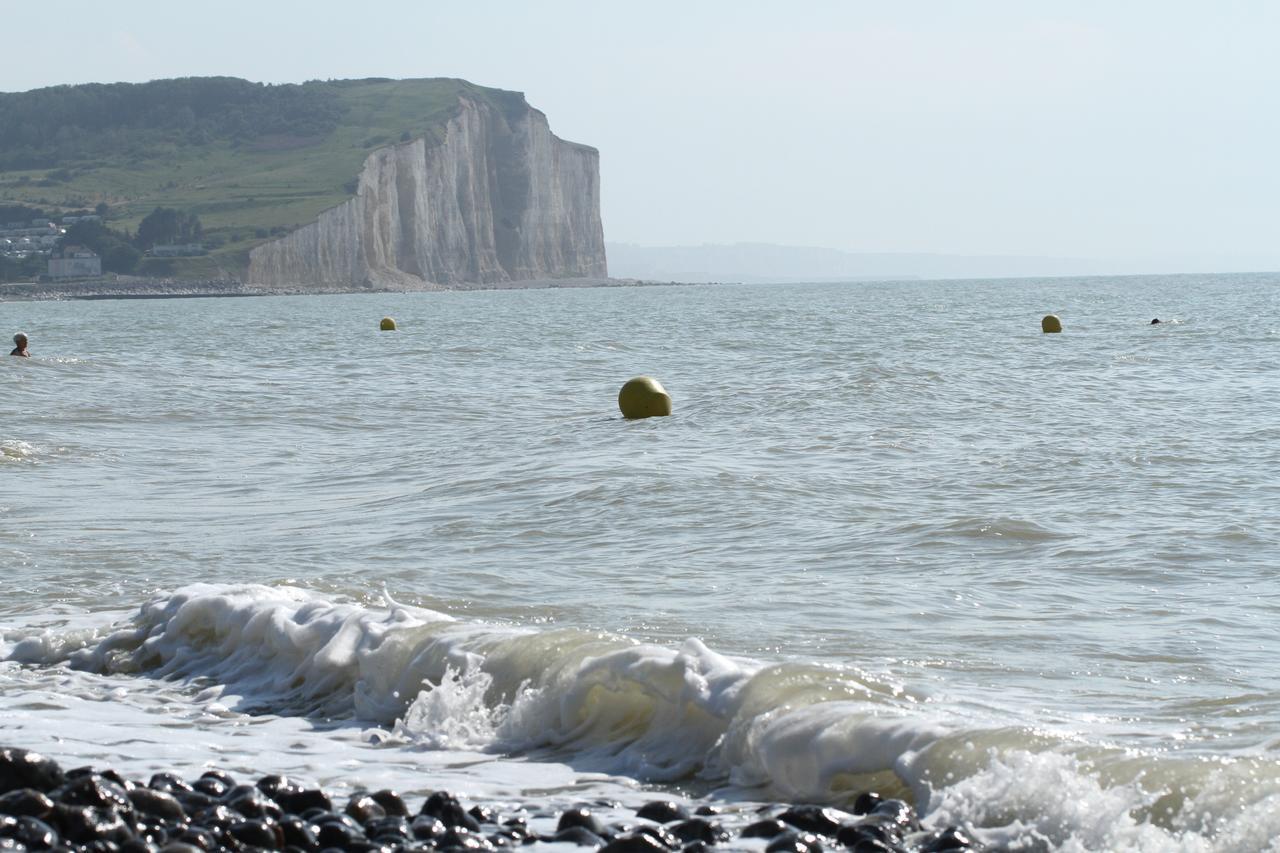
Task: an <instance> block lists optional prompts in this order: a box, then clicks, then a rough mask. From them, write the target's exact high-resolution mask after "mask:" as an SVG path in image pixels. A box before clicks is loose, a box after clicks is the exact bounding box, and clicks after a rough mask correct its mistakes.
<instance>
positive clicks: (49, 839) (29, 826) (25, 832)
mask: <svg viewBox="0 0 1280 853" xmlns="http://www.w3.org/2000/svg"><path fill="white" fill-rule="evenodd" d="M4 834H5V835H6V836H8V837H9V838H12V839H13V840H15V841H17V842H18V843H19V844H21V845H22V846H24V847H26V848H27V849H28V850H52V849H53V848H55V847H57V846H58V841H59V839H58V833H57V831H56V830H55V829H54V828H53V827H52V826H50V825H49V824H47V823H45V822H44V821H42V820H40V819H38V818H34V817H20V818H18V819H17V820H16V821H15V823H14V825H13V829H12V830H11V831H7V832H5V833H4Z"/></svg>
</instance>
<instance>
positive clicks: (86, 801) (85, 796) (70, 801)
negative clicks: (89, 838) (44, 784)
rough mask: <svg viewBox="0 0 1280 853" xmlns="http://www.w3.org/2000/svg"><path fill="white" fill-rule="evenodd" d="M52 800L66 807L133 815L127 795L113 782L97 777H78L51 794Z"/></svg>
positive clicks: (131, 805) (131, 804) (103, 777)
mask: <svg viewBox="0 0 1280 853" xmlns="http://www.w3.org/2000/svg"><path fill="white" fill-rule="evenodd" d="M52 796H53V799H55V800H57V801H58V802H60V803H63V804H65V805H68V806H95V807H97V808H111V809H115V810H116V811H118V812H120V813H121V814H124V815H129V814H132V813H133V803H132V802H130V801H129V794H128V793H127V792H126V791H125V789H124V788H123V787H122V786H121V785H119V784H117V783H116V782H115V781H113V780H111V779H108V778H106V777H105V776H99V775H96V774H94V775H88V776H80V777H77V778H75V779H72V780H71V781H69V782H67V783H66V784H65V785H63V786H62V787H61V788H58V789H57V790H56V791H54V792H53V795H52Z"/></svg>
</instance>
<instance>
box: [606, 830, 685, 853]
mask: <svg viewBox="0 0 1280 853" xmlns="http://www.w3.org/2000/svg"><path fill="white" fill-rule="evenodd" d="M670 849H671V848H669V847H667V846H666V845H665V844H663V843H662V842H661V841H659V840H658V839H657V838H655V837H654V836H652V835H649V834H647V833H644V832H639V831H636V832H634V833H631V834H629V835H620V836H618V837H617V838H615V839H613V840H612V841H610V842H609V843H608V844H606V845H605V846H604V847H601V848H600V853H667V851H668V850H670Z"/></svg>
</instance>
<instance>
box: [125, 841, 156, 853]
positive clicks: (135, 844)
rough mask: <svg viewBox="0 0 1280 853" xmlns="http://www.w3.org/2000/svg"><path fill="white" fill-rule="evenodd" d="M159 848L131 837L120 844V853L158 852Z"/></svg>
mask: <svg viewBox="0 0 1280 853" xmlns="http://www.w3.org/2000/svg"><path fill="white" fill-rule="evenodd" d="M159 850H160V848H159V847H157V846H156V845H154V844H148V843H147V842H145V841H142V840H141V839H137V838H134V839H131V840H129V841H126V842H125V843H124V844H121V845H120V853H158V851H159Z"/></svg>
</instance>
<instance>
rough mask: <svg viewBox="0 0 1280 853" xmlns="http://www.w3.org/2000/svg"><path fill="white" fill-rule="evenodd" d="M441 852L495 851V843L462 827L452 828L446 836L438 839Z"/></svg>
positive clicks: (438, 847) (437, 846) (437, 842)
mask: <svg viewBox="0 0 1280 853" xmlns="http://www.w3.org/2000/svg"><path fill="white" fill-rule="evenodd" d="M436 848H437V849H439V850H493V849H495V848H494V846H493V842H491V841H490V840H489V839H487V838H485V837H484V836H483V835H477V834H476V833H474V832H468V831H467V830H465V829H462V828H461V827H457V826H454V827H450V828H449V830H448V831H447V832H445V834H444V835H442V836H440V837H439V838H438V839H436Z"/></svg>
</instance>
